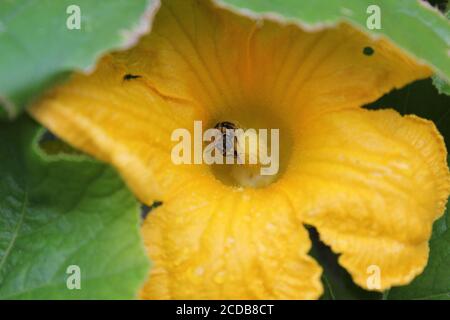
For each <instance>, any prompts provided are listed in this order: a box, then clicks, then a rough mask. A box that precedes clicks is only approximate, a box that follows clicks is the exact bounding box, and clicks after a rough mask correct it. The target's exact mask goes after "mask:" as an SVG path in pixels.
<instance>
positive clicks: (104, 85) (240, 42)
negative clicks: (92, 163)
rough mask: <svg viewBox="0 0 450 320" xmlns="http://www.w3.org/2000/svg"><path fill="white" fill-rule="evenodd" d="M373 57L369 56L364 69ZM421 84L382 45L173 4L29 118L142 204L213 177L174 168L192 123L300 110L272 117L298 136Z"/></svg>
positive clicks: (407, 62)
mask: <svg viewBox="0 0 450 320" xmlns="http://www.w3.org/2000/svg"><path fill="white" fill-rule="evenodd" d="M369 45H370V46H372V47H374V49H375V54H374V55H373V56H371V57H366V56H364V55H363V54H362V50H363V47H364V46H369ZM428 74H429V69H428V68H426V67H421V66H420V65H418V64H417V63H416V62H414V61H413V60H411V59H410V58H408V57H407V56H406V55H405V54H403V53H402V52H401V51H399V50H398V49H396V48H394V47H393V46H392V45H390V44H389V43H388V42H387V41H383V40H380V41H374V40H372V39H369V38H368V37H367V36H366V35H364V34H362V33H361V32H359V31H356V30H353V29H352V28H350V27H349V26H346V25H340V26H338V27H336V28H334V29H324V30H321V31H317V32H306V31H303V30H301V29H300V28H299V27H297V26H295V25H281V24H278V23H276V22H271V21H258V20H252V19H250V18H247V17H242V16H238V15H235V14H234V13H232V12H229V11H226V10H224V9H219V8H216V7H215V5H214V4H213V3H212V2H211V1H195V0H169V1H164V3H163V5H162V7H161V9H160V11H159V12H158V14H157V16H156V19H155V22H154V27H153V30H152V32H151V33H150V34H148V35H146V36H145V37H143V38H142V39H141V40H140V42H139V44H138V45H137V46H136V47H134V48H132V49H130V50H128V51H125V52H120V53H114V54H111V55H109V56H107V57H105V58H103V59H102V60H101V61H100V63H99V65H98V67H97V69H96V71H95V72H94V73H93V74H92V75H80V74H76V75H74V76H73V77H72V78H71V79H70V80H69V81H68V82H67V83H66V84H63V85H61V86H59V87H57V88H55V89H54V90H52V91H51V92H49V93H48V94H46V95H44V96H43V97H42V98H41V99H40V100H39V101H38V102H36V103H35V104H34V106H32V108H31V109H30V113H31V114H32V115H33V116H34V117H35V118H36V119H37V120H39V121H40V122H41V123H43V124H44V125H45V126H46V127H48V128H49V129H51V130H52V131H53V132H54V133H55V134H57V135H58V136H60V137H62V138H63V139H64V140H66V141H68V142H69V143H70V144H72V145H75V146H76V147H78V148H80V149H82V150H83V151H86V152H88V153H90V154H91V155H94V156H96V157H98V158H100V159H102V160H104V161H107V162H110V163H112V164H113V165H114V166H115V167H117V168H118V169H119V171H120V172H121V174H122V175H123V176H124V177H125V179H126V180H127V182H128V184H129V186H130V187H131V188H132V189H133V191H134V192H135V193H136V194H137V195H138V196H139V198H140V199H141V200H143V201H144V202H146V203H147V204H149V203H152V202H153V200H155V199H158V200H164V197H166V196H167V194H168V193H170V191H171V189H172V188H173V189H177V188H179V187H180V185H181V184H182V183H183V182H184V181H188V180H189V179H191V178H193V177H196V176H198V175H208V174H209V170H207V169H205V167H204V166H175V165H173V163H172V162H171V161H170V148H171V147H172V146H173V143H172V141H171V140H170V135H171V132H172V130H173V129H175V128H187V129H188V130H191V128H192V126H193V121H194V119H195V120H202V121H203V122H204V124H205V125H212V126H214V124H215V123H216V122H217V120H218V121H223V120H229V119H230V118H233V116H236V117H235V118H241V117H242V118H250V119H256V118H257V117H255V113H257V114H258V115H262V114H267V116H266V118H267V119H274V118H275V116H274V115H276V114H279V113H280V112H289V113H290V114H291V113H292V112H293V111H294V110H296V116H295V117H292V116H289V117H284V116H282V114H279V115H278V117H279V118H283V119H282V120H283V121H284V122H289V125H290V126H296V125H302V124H303V123H304V122H308V121H309V119H311V118H313V117H314V116H317V115H318V114H320V113H321V112H324V111H329V110H339V109H343V108H357V107H359V106H360V105H361V104H363V103H366V102H369V101H372V100H374V99H376V98H377V97H379V96H380V95H381V94H383V93H384V92H386V91H388V90H390V89H392V88H393V87H398V86H401V85H403V84H405V83H407V82H409V81H412V80H414V79H417V78H421V77H424V76H426V75H428ZM127 76H130V77H131V78H127ZM132 76H134V78H133V77H132ZM230 110H231V111H230ZM268 110H269V111H268ZM243 114H244V116H243ZM236 120H238V119H236ZM267 122H268V121H266V123H265V124H264V126H268V127H272V125H271V124H270V123H267ZM269 122H270V121H269ZM264 126H262V127H264Z"/></svg>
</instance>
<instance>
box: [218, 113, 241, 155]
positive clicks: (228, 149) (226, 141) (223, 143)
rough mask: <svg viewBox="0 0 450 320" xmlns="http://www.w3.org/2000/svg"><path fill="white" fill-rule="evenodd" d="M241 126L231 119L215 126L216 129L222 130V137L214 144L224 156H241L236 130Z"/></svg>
mask: <svg viewBox="0 0 450 320" xmlns="http://www.w3.org/2000/svg"><path fill="white" fill-rule="evenodd" d="M239 128H240V127H239V125H237V124H235V123H233V122H229V121H222V122H219V123H217V124H216V125H215V126H214V129H218V130H219V131H220V132H221V137H220V139H217V141H215V144H214V146H215V148H216V149H217V150H219V151H220V152H221V153H222V155H223V156H224V157H228V156H233V157H234V158H239V146H238V137H237V135H236V131H235V130H237V129H239Z"/></svg>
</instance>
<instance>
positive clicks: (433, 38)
mask: <svg viewBox="0 0 450 320" xmlns="http://www.w3.org/2000/svg"><path fill="white" fill-rule="evenodd" d="M218 2H219V3H221V4H223V5H225V6H227V7H229V6H231V7H232V8H234V9H237V10H240V11H241V12H243V13H248V11H249V10H250V12H252V13H253V14H259V15H264V14H268V13H270V14H271V16H272V17H273V16H274V15H273V14H276V15H277V16H279V19H281V20H283V21H288V22H296V23H301V24H303V25H308V26H309V27H321V26H324V25H335V24H336V23H339V22H341V21H347V22H349V23H351V24H352V25H354V26H356V27H358V28H359V29H361V30H363V31H366V32H368V33H370V34H372V35H376V36H379V35H383V36H386V37H388V38H389V39H391V40H392V41H393V42H394V43H395V44H396V45H398V46H399V47H400V48H403V49H404V50H406V51H408V52H410V53H411V54H413V55H414V56H416V57H417V58H419V59H422V60H424V61H426V62H427V63H428V64H429V65H430V66H432V67H433V68H434V69H435V71H436V72H437V73H438V74H439V75H440V76H443V77H444V78H446V79H447V80H450V59H449V54H450V23H449V21H447V20H446V19H445V17H444V16H443V15H442V14H440V13H439V12H438V11H437V10H436V9H433V8H431V7H430V6H429V5H427V4H426V3H424V2H422V1H419V0H395V1H393V0H377V1H373V0H314V1H298V0H218ZM374 4H375V5H378V6H379V7H380V10H381V29H380V30H369V29H368V28H367V24H366V23H367V19H368V17H369V16H370V15H371V13H370V14H369V13H367V8H368V7H369V6H370V5H374Z"/></svg>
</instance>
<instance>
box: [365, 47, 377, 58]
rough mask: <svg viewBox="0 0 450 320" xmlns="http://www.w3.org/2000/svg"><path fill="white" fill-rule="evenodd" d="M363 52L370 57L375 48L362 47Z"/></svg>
mask: <svg viewBox="0 0 450 320" xmlns="http://www.w3.org/2000/svg"><path fill="white" fill-rule="evenodd" d="M363 53H364V55H366V56H369V57H370V56H371V55H373V54H374V53H375V50H373V48H372V47H364V49H363Z"/></svg>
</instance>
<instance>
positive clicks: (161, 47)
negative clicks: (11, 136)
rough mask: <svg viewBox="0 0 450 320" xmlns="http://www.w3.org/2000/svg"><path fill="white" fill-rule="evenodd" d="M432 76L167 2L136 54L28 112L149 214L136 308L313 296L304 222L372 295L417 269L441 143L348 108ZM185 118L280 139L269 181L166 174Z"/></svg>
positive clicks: (295, 30) (331, 33)
mask: <svg viewBox="0 0 450 320" xmlns="http://www.w3.org/2000/svg"><path fill="white" fill-rule="evenodd" d="M367 47H370V48H372V50H373V52H372V53H373V54H372V55H367V54H364V48H367ZM366 51H367V49H366ZM369 51H370V50H369ZM430 74H431V70H430V68H428V67H427V66H424V65H422V64H420V63H419V62H418V61H416V60H415V59H414V58H412V57H410V56H409V55H407V54H406V53H404V52H403V51H401V50H399V49H398V48H396V47H395V46H394V45H392V44H391V43H390V42H389V41H387V40H386V39H378V40H375V39H372V38H369V37H368V36H367V35H365V34H364V33H362V32H360V31H358V30H356V29H354V28H352V27H351V26H349V25H347V24H344V23H343V24H339V25H338V26H335V27H329V28H328V27H326V28H325V27H323V28H318V29H317V30H310V29H308V30H305V29H303V28H302V27H301V26H299V25H295V24H283V23H280V22H277V21H275V20H268V19H264V20H263V19H257V18H255V17H247V16H244V15H240V14H237V13H234V12H231V11H229V10H226V9H224V8H220V7H219V6H217V4H215V3H214V2H211V1H206V0H203V1H200V0H169V1H163V4H162V6H161V8H160V11H159V12H158V14H157V16H156V19H155V22H154V26H153V30H152V32H151V33H150V34H148V35H146V36H144V37H143V38H142V39H141V40H140V41H139V43H138V44H137V45H136V46H135V47H134V48H132V49H130V50H128V51H124V52H117V53H112V54H109V55H107V56H105V57H104V58H103V59H101V61H100V62H99V64H98V66H97V69H96V70H95V72H94V73H93V74H91V75H84V74H74V75H73V76H72V77H71V79H70V80H69V81H67V82H66V83H64V84H62V85H60V86H58V87H56V88H54V89H52V90H51V91H50V92H48V93H47V94H45V95H44V96H43V97H42V98H41V99H40V100H39V101H37V102H36V103H35V104H34V105H33V106H32V108H31V110H30V112H31V114H32V115H33V116H34V117H35V118H36V119H37V120H38V121H40V122H41V123H43V124H44V125H45V126H47V127H48V128H49V129H50V130H52V131H53V132H55V133H56V134H57V135H59V136H60V137H62V138H63V139H64V140H66V141H67V142H69V143H71V144H72V145H74V146H76V147H78V148H79V149H81V150H83V151H85V152H87V153H89V154H91V155H93V156H95V157H97V158H99V159H101V160H103V161H106V162H108V163H111V164H112V165H114V166H115V167H116V168H117V169H118V171H119V172H120V173H121V175H122V176H123V177H124V179H125V180H126V182H127V183H128V185H129V187H130V188H131V189H132V190H133V191H134V193H135V194H136V195H137V196H138V197H139V199H140V200H141V201H142V202H144V203H145V204H147V205H150V204H152V203H153V201H155V200H161V201H162V202H163V205H162V206H160V207H158V208H157V209H155V210H154V211H152V212H151V213H150V214H149V215H148V217H147V218H146V221H145V222H144V225H143V227H142V234H143V237H144V239H145V244H146V246H147V249H148V254H149V257H150V259H151V260H152V261H153V268H152V270H151V274H150V276H149V279H148V281H147V283H146V284H145V286H144V287H143V289H142V292H141V297H142V298H151V299H191V298H195V299H280V298H281V299H315V298H318V297H320V295H321V294H322V292H323V289H322V284H321V282H320V276H321V271H322V269H321V267H320V265H319V264H318V263H317V262H316V261H315V260H314V259H312V258H311V257H310V256H309V255H308V252H309V250H310V248H311V242H310V239H309V237H308V232H307V230H306V229H305V227H304V225H305V224H307V225H312V226H314V227H315V228H317V230H318V232H319V233H320V238H321V240H322V241H324V242H325V243H326V244H328V245H329V246H330V247H331V248H332V250H333V251H334V252H336V253H338V254H339V255H340V256H339V263H340V264H341V265H342V266H343V267H344V268H346V269H347V270H348V272H349V273H350V274H351V276H352V278H353V280H354V281H355V282H356V283H357V284H358V285H359V286H361V287H363V288H366V289H373V288H370V287H368V286H369V284H368V282H367V278H368V276H369V275H368V270H370V268H371V267H372V266H376V267H377V268H379V270H380V272H381V273H380V281H381V282H380V285H379V287H377V288H375V289H377V290H384V289H387V288H390V287H392V286H397V285H404V284H407V283H409V282H410V281H411V280H412V279H413V278H414V277H415V276H417V275H418V274H420V273H421V272H422V270H423V269H424V267H425V265H426V264H427V259H428V240H429V238H430V234H431V230H432V224H433V221H435V220H436V219H437V218H438V217H440V216H441V215H442V214H443V211H444V207H445V204H446V200H447V197H448V195H449V189H450V177H449V176H450V175H449V170H448V167H447V162H446V155H447V152H446V149H445V145H444V143H443V139H442V137H441V136H440V134H439V133H438V131H437V130H436V128H435V126H434V125H433V123H431V122H430V121H427V120H424V119H420V118H418V117H416V116H404V117H402V116H400V115H399V114H398V113H397V112H395V111H393V110H379V111H369V110H365V109H363V108H361V106H363V105H364V104H366V103H369V102H372V101H374V100H376V99H377V98H379V97H380V96H382V95H383V94H385V93H387V92H389V91H390V90H392V89H393V88H399V87H402V86H403V85H405V84H407V83H409V82H411V81H414V80H416V79H421V78H425V77H428V76H430ZM196 120H201V121H202V122H203V124H205V126H206V127H208V128H212V127H214V125H215V124H216V123H218V122H220V121H229V120H236V121H238V122H239V123H240V124H242V125H243V126H244V127H246V128H268V129H270V128H278V129H280V170H279V173H278V174H277V175H276V176H274V177H273V178H271V179H269V180H267V179H262V177H261V176H259V175H258V174H255V171H254V170H253V169H254V168H251V166H241V167H239V168H237V167H236V166H237V165H235V166H226V165H207V164H198V165H176V164H174V163H173V162H172V161H171V150H172V148H173V146H174V142H173V141H171V139H170V137H171V133H172V132H173V130H175V129H177V128H187V129H189V130H192V128H193V122H194V121H196ZM236 170H237V171H236Z"/></svg>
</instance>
